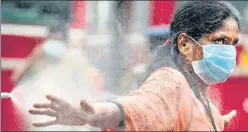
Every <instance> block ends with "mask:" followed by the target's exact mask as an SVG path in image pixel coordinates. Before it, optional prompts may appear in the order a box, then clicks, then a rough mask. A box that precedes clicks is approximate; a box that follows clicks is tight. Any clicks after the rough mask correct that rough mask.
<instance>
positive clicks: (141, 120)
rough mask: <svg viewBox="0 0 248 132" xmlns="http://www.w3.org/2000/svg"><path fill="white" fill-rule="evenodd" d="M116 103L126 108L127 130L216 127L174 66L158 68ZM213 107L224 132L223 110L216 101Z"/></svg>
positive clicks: (215, 116) (124, 110)
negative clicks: (138, 86) (140, 84)
mask: <svg viewBox="0 0 248 132" xmlns="http://www.w3.org/2000/svg"><path fill="white" fill-rule="evenodd" d="M114 102H115V103H116V104H118V105H119V107H120V109H122V110H121V111H122V112H123V113H122V114H123V124H122V125H123V126H122V127H123V129H124V130H126V131H185V130H187V131H213V130H214V129H213V127H212V124H211V121H210V119H209V118H208V116H207V112H206V111H205V109H204V107H203V104H202V103H201V102H200V101H199V100H198V99H197V98H196V97H195V95H194V93H193V91H192V90H191V88H190V86H189V84H188V82H187V81H186V79H185V77H184V76H183V75H182V74H181V73H180V72H178V71H177V70H174V69H172V68H162V69H159V70H157V71H155V72H154V73H153V74H152V75H151V76H150V77H149V78H148V79H147V80H146V81H145V82H144V83H143V85H142V86H141V87H140V88H139V89H138V90H136V91H134V92H132V93H131V94H129V95H128V96H125V97H122V98H119V99H117V100H115V101H114ZM211 110H212V114H213V117H214V119H215V122H216V126H217V129H218V131H223V129H224V120H223V119H222V116H221V114H220V112H219V110H218V109H217V108H216V107H215V106H214V105H213V104H211ZM120 127H121V126H120Z"/></svg>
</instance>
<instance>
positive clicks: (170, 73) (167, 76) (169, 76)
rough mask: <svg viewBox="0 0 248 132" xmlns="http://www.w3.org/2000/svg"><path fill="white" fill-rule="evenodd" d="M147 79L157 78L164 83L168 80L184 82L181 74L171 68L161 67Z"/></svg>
mask: <svg viewBox="0 0 248 132" xmlns="http://www.w3.org/2000/svg"><path fill="white" fill-rule="evenodd" d="M149 78H157V79H162V80H164V81H168V80H180V81H183V80H186V78H185V77H184V76H183V74H182V73H181V72H180V71H179V70H177V69H174V68H171V67H163V68H160V69H158V70H156V71H154V72H153V73H152V74H151V75H150V77H149Z"/></svg>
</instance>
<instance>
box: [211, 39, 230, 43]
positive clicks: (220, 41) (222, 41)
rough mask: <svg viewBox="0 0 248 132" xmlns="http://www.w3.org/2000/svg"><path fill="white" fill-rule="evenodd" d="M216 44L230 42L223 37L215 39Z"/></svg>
mask: <svg viewBox="0 0 248 132" xmlns="http://www.w3.org/2000/svg"><path fill="white" fill-rule="evenodd" d="M214 43H215V44H228V41H227V39H226V38H222V39H216V40H215V41H214Z"/></svg>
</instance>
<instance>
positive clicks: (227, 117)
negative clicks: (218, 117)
mask: <svg viewBox="0 0 248 132" xmlns="http://www.w3.org/2000/svg"><path fill="white" fill-rule="evenodd" d="M236 114H237V112H236V110H232V111H231V112H229V113H228V114H226V115H224V116H222V117H223V119H224V123H225V124H224V127H227V125H228V124H229V123H230V122H231V120H232V119H233V118H234V117H235V116H236Z"/></svg>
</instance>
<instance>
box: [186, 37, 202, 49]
mask: <svg viewBox="0 0 248 132" xmlns="http://www.w3.org/2000/svg"><path fill="white" fill-rule="evenodd" d="M188 37H189V38H190V39H191V40H193V41H194V42H195V43H197V44H198V45H200V46H201V47H202V45H201V44H200V43H199V42H197V41H196V40H195V39H194V38H192V37H191V36H189V35H188Z"/></svg>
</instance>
